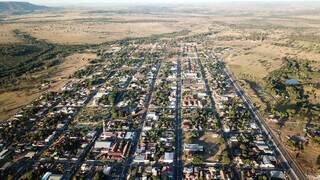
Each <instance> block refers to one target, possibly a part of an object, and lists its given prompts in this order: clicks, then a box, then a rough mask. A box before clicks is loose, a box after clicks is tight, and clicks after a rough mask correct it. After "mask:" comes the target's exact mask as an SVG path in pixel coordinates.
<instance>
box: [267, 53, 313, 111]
mask: <svg viewBox="0 0 320 180" xmlns="http://www.w3.org/2000/svg"><path fill="white" fill-rule="evenodd" d="M311 73H312V68H311V66H310V64H309V62H308V61H301V60H297V59H292V58H287V57H286V58H283V65H282V66H281V68H279V69H277V70H275V71H273V72H271V73H270V74H269V75H268V76H267V77H266V78H265V79H264V80H265V83H266V87H267V90H268V91H269V93H270V94H272V95H273V96H276V97H277V100H278V101H277V102H276V104H274V105H273V109H272V111H273V112H274V113H276V114H278V115H280V116H282V117H289V116H291V115H293V114H296V113H298V112H299V113H301V112H304V113H307V112H309V110H310V108H311V106H312V105H311V104H310V102H309V95H308V94H307V93H306V92H305V90H304V86H303V84H302V83H300V82H299V81H305V80H307V79H308V78H309V74H311ZM290 79H293V80H294V81H296V82H297V83H292V84H291V83H288V80H290Z"/></svg>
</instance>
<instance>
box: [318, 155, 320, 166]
mask: <svg viewBox="0 0 320 180" xmlns="http://www.w3.org/2000/svg"><path fill="white" fill-rule="evenodd" d="M317 165H318V166H320V155H318V157H317Z"/></svg>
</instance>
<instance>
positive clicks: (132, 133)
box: [124, 132, 135, 140]
mask: <svg viewBox="0 0 320 180" xmlns="http://www.w3.org/2000/svg"><path fill="white" fill-rule="evenodd" d="M134 136H135V132H127V133H126V136H125V137H124V139H127V140H129V139H131V140H132V139H133V138H134Z"/></svg>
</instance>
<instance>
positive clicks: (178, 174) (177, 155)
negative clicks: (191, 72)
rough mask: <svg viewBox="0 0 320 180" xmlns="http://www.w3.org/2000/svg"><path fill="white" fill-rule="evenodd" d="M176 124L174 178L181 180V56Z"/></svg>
mask: <svg viewBox="0 0 320 180" xmlns="http://www.w3.org/2000/svg"><path fill="white" fill-rule="evenodd" d="M176 84H177V89H176V114H175V119H176V124H175V125H176V126H175V133H176V139H175V141H176V148H175V157H174V165H175V170H174V179H177V180H180V179H182V173H183V161H182V129H181V108H180V105H181V103H180V102H181V64H180V57H178V59H177V78H176Z"/></svg>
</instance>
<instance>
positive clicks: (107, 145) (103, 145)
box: [94, 141, 112, 149]
mask: <svg viewBox="0 0 320 180" xmlns="http://www.w3.org/2000/svg"><path fill="white" fill-rule="evenodd" d="M111 145H112V142H110V141H96V142H95V143H94V148H95V149H111Z"/></svg>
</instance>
